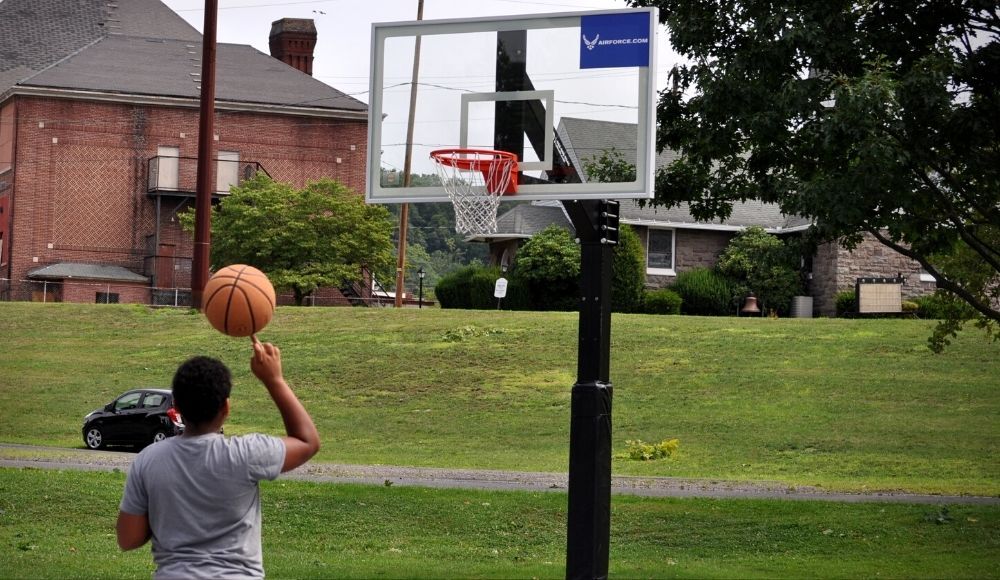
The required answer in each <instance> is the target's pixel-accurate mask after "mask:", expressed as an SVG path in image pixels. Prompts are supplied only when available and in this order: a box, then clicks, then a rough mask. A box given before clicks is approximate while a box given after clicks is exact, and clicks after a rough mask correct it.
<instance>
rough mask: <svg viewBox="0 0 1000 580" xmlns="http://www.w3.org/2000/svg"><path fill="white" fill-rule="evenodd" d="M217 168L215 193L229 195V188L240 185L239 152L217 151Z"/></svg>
mask: <svg viewBox="0 0 1000 580" xmlns="http://www.w3.org/2000/svg"><path fill="white" fill-rule="evenodd" d="M218 163H219V168H218V170H217V171H216V172H215V191H216V192H217V193H229V188H230V187H232V186H234V185H239V183H240V152H239V151H219V158H218Z"/></svg>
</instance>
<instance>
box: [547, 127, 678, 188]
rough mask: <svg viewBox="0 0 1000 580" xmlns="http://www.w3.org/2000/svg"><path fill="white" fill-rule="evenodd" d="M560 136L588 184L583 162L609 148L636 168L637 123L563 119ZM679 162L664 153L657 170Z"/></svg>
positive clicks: (659, 158)
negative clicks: (673, 162) (674, 161)
mask: <svg viewBox="0 0 1000 580" xmlns="http://www.w3.org/2000/svg"><path fill="white" fill-rule="evenodd" d="M556 132H557V133H558V134H559V139H560V140H561V141H562V143H563V145H564V146H565V147H566V153H567V154H568V155H569V157H570V161H571V162H572V163H573V167H575V168H576V170H577V173H578V174H579V175H580V178H581V179H582V180H584V181H587V172H586V171H584V170H583V162H584V161H588V160H591V159H596V158H598V157H600V156H601V153H602V152H604V151H605V150H606V149H609V148H614V150H615V151H616V152H618V153H620V154H621V156H622V158H623V159H624V160H625V161H627V162H629V163H631V164H632V165H635V143H636V140H637V137H636V125H635V123H616V122H613V121H595V120H592V119H577V118H575V117H563V118H562V119H560V120H559V127H558V128H557V129H556ZM676 158H677V153H675V152H674V151H670V150H667V151H663V152H661V153H660V154H659V155H657V156H656V166H657V167H661V166H663V165H666V164H668V163H670V162H672V161H673V160H674V159H676Z"/></svg>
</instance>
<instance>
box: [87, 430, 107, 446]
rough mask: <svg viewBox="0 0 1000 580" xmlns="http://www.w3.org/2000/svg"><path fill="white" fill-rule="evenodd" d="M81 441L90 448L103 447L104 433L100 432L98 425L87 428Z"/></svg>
mask: <svg viewBox="0 0 1000 580" xmlns="http://www.w3.org/2000/svg"><path fill="white" fill-rule="evenodd" d="M83 442H84V443H85V444H86V445H87V447H89V448H90V449H103V448H104V433H102V432H101V429H100V427H91V428H90V429H87V433H86V434H84V436H83Z"/></svg>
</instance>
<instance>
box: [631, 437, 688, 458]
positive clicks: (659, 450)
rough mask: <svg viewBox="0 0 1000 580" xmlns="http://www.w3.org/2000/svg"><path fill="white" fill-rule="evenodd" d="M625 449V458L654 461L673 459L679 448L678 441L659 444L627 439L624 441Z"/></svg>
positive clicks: (665, 441) (672, 440)
mask: <svg viewBox="0 0 1000 580" xmlns="http://www.w3.org/2000/svg"><path fill="white" fill-rule="evenodd" d="M625 446H626V447H627V452H626V456H627V457H628V458H629V459H634V460H636V461H655V460H657V459H664V458H669V457H673V455H674V453H677V448H678V447H680V446H681V442H680V440H679V439H664V440H663V441H661V442H659V443H646V442H645V441H643V440H642V439H629V440H627V441H625Z"/></svg>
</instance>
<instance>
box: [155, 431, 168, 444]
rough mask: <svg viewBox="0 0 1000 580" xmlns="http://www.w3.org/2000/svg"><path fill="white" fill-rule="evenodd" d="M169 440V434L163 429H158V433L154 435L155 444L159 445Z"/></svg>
mask: <svg viewBox="0 0 1000 580" xmlns="http://www.w3.org/2000/svg"><path fill="white" fill-rule="evenodd" d="M166 438H167V432H166V431H164V430H163V429H158V430H157V431H156V433H153V443H159V442H160V441H163V440H164V439H166Z"/></svg>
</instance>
